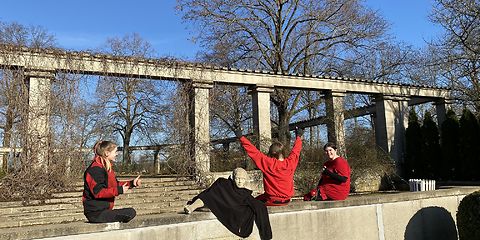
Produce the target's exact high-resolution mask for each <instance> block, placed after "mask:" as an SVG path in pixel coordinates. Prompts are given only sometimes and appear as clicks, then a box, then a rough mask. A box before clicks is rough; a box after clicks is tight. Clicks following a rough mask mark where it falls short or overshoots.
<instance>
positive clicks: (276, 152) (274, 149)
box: [268, 141, 285, 159]
mask: <svg viewBox="0 0 480 240" xmlns="http://www.w3.org/2000/svg"><path fill="white" fill-rule="evenodd" d="M268 156H269V157H274V158H277V159H278V158H280V156H281V157H283V156H285V153H284V149H283V144H282V143H281V142H277V141H274V142H273V143H272V145H270V148H269V149H268Z"/></svg>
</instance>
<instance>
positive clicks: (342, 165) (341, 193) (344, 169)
mask: <svg viewBox="0 0 480 240" xmlns="http://www.w3.org/2000/svg"><path fill="white" fill-rule="evenodd" d="M323 166H325V167H326V168H327V169H328V170H330V172H333V173H336V174H338V175H340V176H344V177H346V178H347V181H346V182H344V183H339V182H338V181H337V180H335V179H332V178H331V177H330V176H328V175H327V174H322V176H321V178H322V180H321V182H320V185H319V186H318V188H319V189H320V194H321V197H322V199H323V200H327V199H331V200H345V199H346V198H347V197H348V194H349V193H350V166H349V165H348V163H347V160H345V159H343V158H342V157H337V158H335V159H333V160H329V161H327V162H325V164H323Z"/></svg>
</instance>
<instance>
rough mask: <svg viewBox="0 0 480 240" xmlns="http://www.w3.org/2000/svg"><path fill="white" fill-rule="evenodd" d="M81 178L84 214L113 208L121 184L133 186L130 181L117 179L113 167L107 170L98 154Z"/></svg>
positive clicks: (121, 190)
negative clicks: (82, 182) (82, 181)
mask: <svg viewBox="0 0 480 240" xmlns="http://www.w3.org/2000/svg"><path fill="white" fill-rule="evenodd" d="M83 180H84V184H83V186H84V187H83V197H82V201H83V210H84V213H85V214H87V213H91V212H98V211H103V210H106V209H113V205H114V201H115V196H118V195H119V194H122V193H123V188H122V186H123V185H124V184H125V183H126V184H127V186H129V188H132V186H133V183H132V181H127V182H123V181H122V182H120V181H118V180H117V178H116V176H115V172H114V171H113V169H110V171H107V170H106V169H105V167H103V165H102V163H101V160H100V157H98V156H95V158H94V159H93V161H92V164H90V166H89V167H88V168H87V170H85V174H84V175H83Z"/></svg>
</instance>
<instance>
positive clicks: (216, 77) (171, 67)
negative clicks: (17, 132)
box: [0, 45, 452, 173]
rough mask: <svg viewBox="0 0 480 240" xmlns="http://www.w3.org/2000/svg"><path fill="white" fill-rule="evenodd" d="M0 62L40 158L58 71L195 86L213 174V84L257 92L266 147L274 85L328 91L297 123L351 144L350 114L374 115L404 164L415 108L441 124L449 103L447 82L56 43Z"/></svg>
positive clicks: (197, 145)
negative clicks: (322, 127) (219, 63)
mask: <svg viewBox="0 0 480 240" xmlns="http://www.w3.org/2000/svg"><path fill="white" fill-rule="evenodd" d="M0 68H2V69H10V68H15V69H21V70H22V71H23V73H24V74H23V76H24V77H25V82H26V83H27V84H28V91H29V102H28V104H29V106H28V109H29V113H28V114H29V117H28V124H27V126H28V129H29V131H28V134H29V139H35V141H32V142H31V143H32V144H37V145H38V146H39V149H44V150H42V151H39V152H36V153H35V154H36V156H35V158H36V159H38V164H39V165H42V164H46V162H47V158H48V150H47V149H48V145H49V138H48V129H49V116H50V114H51V113H50V112H49V110H48V109H49V106H50V103H51V96H50V88H51V86H52V81H54V80H55V78H56V75H57V74H61V73H76V74H88V75H100V76H104V75H106V76H117V77H132V76H134V77H137V78H142V79H151V80H166V81H169V80H176V81H178V80H180V81H183V82H186V83H189V84H190V86H191V89H192V90H191V93H190V97H191V106H189V107H190V108H191V109H192V111H191V113H190V115H191V116H190V119H191V122H190V124H191V126H190V127H191V129H192V132H191V138H192V139H193V141H192V146H191V148H192V150H193V152H194V154H192V156H193V158H194V161H195V163H196V168H197V170H198V171H199V172H200V173H209V172H210V157H209V149H210V145H211V144H212V143H211V139H210V106H209V97H210V91H211V89H212V88H213V86H214V84H226V85H236V86H246V87H248V89H249V94H250V95H251V97H252V110H253V127H254V134H256V135H257V136H258V137H259V139H260V140H261V141H260V143H259V147H260V148H261V150H264V151H266V150H267V149H268V146H269V145H270V143H271V139H272V126H271V121H270V118H271V116H270V108H271V104H270V95H271V94H272V93H273V92H274V90H275V89H276V88H280V89H295V90H309V91H320V92H322V93H324V95H325V104H326V110H327V111H326V115H325V116H323V117H319V118H317V119H313V120H309V121H305V122H298V123H295V124H291V127H292V128H293V127H295V126H300V127H311V126H314V125H318V124H326V126H327V132H328V140H329V141H331V142H335V143H336V144H337V146H338V147H339V149H340V150H341V151H344V150H345V126H344V121H345V119H346V118H350V117H358V116H361V115H366V114H372V113H374V114H373V116H374V119H373V120H374V122H375V124H374V125H375V129H374V130H375V138H376V144H377V145H378V146H379V147H380V148H381V149H383V150H385V151H386V152H388V153H389V154H390V155H391V156H392V158H393V159H394V161H395V163H396V164H397V166H398V165H399V164H401V163H402V161H403V155H404V148H405V128H406V126H407V114H408V109H409V106H414V105H417V104H423V103H427V102H432V103H433V104H434V105H435V107H436V113H437V114H436V116H437V122H438V123H439V124H441V123H442V122H443V121H444V119H445V115H446V110H447V109H448V108H449V105H450V104H451V103H452V101H451V91H450V89H447V88H441V87H431V86H423V85H422V86H421V85H411V84H398V83H389V82H382V81H373V80H365V79H355V78H346V77H329V76H314V75H288V74H278V73H273V72H268V71H256V70H245V69H233V68H221V67H214V66H205V65H201V64H190V63H184V62H176V61H161V60H158V59H142V58H134V57H131V58H129V57H115V56H110V55H102V54H94V53H85V52H71V51H65V50H58V49H30V48H18V47H13V46H6V45H4V46H2V47H1V48H0ZM347 94H364V95H370V96H372V97H374V99H375V100H374V104H373V105H371V106H365V107H361V108H358V109H350V110H346V109H345V104H344V102H345V100H344V99H345V96H347Z"/></svg>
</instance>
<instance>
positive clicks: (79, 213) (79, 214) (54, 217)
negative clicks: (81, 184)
mask: <svg viewBox="0 0 480 240" xmlns="http://www.w3.org/2000/svg"><path fill="white" fill-rule="evenodd" d="M185 203H186V201H174V202H150V203H143V204H141V205H137V204H133V205H129V204H125V205H123V206H118V207H116V208H125V207H133V208H134V209H135V210H136V212H137V215H149V214H161V213H168V212H179V211H182V209H183V206H184V205H185ZM75 221H86V218H85V216H84V215H83V209H81V208H78V209H70V210H66V211H62V210H58V211H46V212H39V213H35V214H17V215H4V216H1V217H0V228H11V227H24V226H34V225H44V224H58V223H68V222H75Z"/></svg>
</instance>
